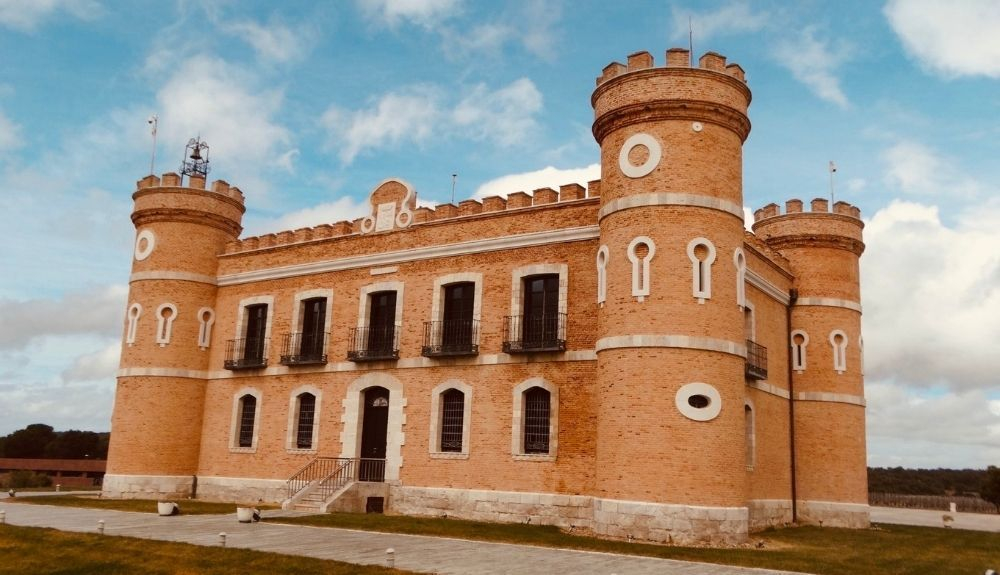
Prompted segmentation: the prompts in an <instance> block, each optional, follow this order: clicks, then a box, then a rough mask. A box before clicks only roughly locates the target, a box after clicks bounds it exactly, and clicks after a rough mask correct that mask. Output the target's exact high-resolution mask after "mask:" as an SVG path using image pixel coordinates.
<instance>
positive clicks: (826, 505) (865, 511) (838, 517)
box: [798, 501, 871, 529]
mask: <svg viewBox="0 0 1000 575" xmlns="http://www.w3.org/2000/svg"><path fill="white" fill-rule="evenodd" d="M798 515H799V523H801V524H803V525H822V526H823V527H847V528H850V529H867V528H868V527H870V526H871V517H870V515H869V508H868V505H867V504H860V503H838V502H833V501H799V502H798Z"/></svg>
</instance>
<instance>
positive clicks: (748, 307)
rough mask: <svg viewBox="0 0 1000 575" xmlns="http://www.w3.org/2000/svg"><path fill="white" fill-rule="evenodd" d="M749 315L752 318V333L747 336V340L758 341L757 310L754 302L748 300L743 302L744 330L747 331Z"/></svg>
mask: <svg viewBox="0 0 1000 575" xmlns="http://www.w3.org/2000/svg"><path fill="white" fill-rule="evenodd" d="M747 315H749V316H750V333H748V334H746V336H747V339H749V340H751V341H757V310H756V308H755V307H754V305H753V302H751V301H750V300H746V301H744V302H743V328H744V331H745V330H746V322H747Z"/></svg>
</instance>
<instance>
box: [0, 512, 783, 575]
mask: <svg viewBox="0 0 1000 575" xmlns="http://www.w3.org/2000/svg"><path fill="white" fill-rule="evenodd" d="M182 505H183V504H182ZM0 511H4V512H6V521H7V523H9V524H11V525H23V526H31V527H53V528H55V529H60V530H63V531H79V532H90V533H93V532H95V531H96V530H97V522H98V520H103V521H104V534H105V535H127V536H130V537H140V538H144V539H159V540H163V541H180V542H184V543H193V544H195V545H218V544H219V533H220V532H225V533H226V546H227V547H241V548H249V549H257V550H260V551H272V552H275V553H285V554H291V555H304V556H308V557H316V558H319V559H336V560H338V561H346V562H348V563H356V564H366V565H369V564H370V565H385V564H386V553H385V550H386V549H387V548H390V547H391V548H393V549H394V550H395V552H396V553H395V555H396V557H395V564H396V567H398V568H400V569H407V570H410V571H419V572H424V573H448V574H456V575H458V574H462V575H488V574H509V573H560V572H561V573H572V574H573V575H591V574H593V575H609V574H618V575H633V574H634V575H646V574H649V575H652V574H654V573H655V574H658V575H663V574H677V575H787V574H788V572H785V571H770V570H765V569H750V568H745V567H729V566H725V565H714V564H707V563H691V562H686V561H674V560H669V559H654V558H650V557H635V556H628V555H613V554H609V553H593V552H587V551H569V550H563V549H551V548H545V547H532V546H528V545H509V544H504V543H485V542H477V541H466V540H461V539H447V538H442V537H422V536H415V535H400V534H393V533H373V532H367V531H352V530H348V529H332V528H326V527H305V526H298V525H281V524H272V523H255V524H241V523H238V522H237V521H236V515H235V513H234V514H231V515H178V516H175V517H160V516H158V515H156V514H152V513H130V512H125V511H106V510H99V509H83V508H75V507H55V506H49V505H31V504H18V503H11V502H8V501H6V500H4V499H0ZM292 514H296V512H286V511H278V510H274V511H265V512H264V515H265V517H274V516H277V515H292Z"/></svg>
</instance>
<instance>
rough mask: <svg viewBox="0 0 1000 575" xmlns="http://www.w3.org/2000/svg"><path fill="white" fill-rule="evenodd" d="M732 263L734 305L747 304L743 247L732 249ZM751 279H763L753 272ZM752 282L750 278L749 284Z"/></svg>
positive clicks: (745, 259)
mask: <svg viewBox="0 0 1000 575" xmlns="http://www.w3.org/2000/svg"><path fill="white" fill-rule="evenodd" d="M733 264H735V265H736V305H738V306H740V307H743V306H745V305H746V304H747V278H748V274H747V257H746V255H745V254H744V253H743V248H736V249H735V250H734V251H733ZM753 279H759V280H761V281H764V278H758V277H757V276H756V275H755V274H754V278H753ZM752 283H753V281H752V280H751V284H752ZM765 293H766V291H765ZM786 304H787V302H786Z"/></svg>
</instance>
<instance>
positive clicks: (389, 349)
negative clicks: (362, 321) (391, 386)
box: [347, 326, 399, 361]
mask: <svg viewBox="0 0 1000 575" xmlns="http://www.w3.org/2000/svg"><path fill="white" fill-rule="evenodd" d="M348 345H349V346H350V347H349V349H348V350H347V359H348V360H350V361H379V360H384V359H399V328H397V327H396V326H387V327H355V328H351V333H350V338H349V340H348Z"/></svg>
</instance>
